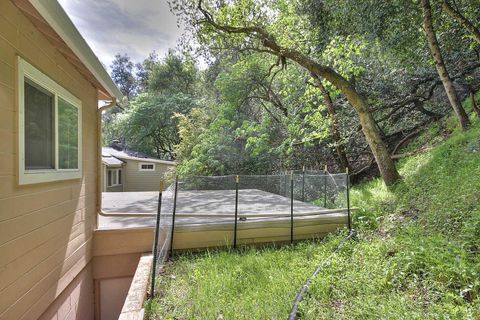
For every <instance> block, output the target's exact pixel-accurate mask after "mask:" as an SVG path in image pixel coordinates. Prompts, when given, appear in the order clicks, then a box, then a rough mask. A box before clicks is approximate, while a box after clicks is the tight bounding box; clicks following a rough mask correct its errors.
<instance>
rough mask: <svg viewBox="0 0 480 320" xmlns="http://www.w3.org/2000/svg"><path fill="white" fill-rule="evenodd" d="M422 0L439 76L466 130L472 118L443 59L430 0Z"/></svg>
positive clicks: (429, 42)
mask: <svg viewBox="0 0 480 320" xmlns="http://www.w3.org/2000/svg"><path fill="white" fill-rule="evenodd" d="M421 2H422V10H423V28H424V31H425V35H426V37H427V42H428V46H429V48H430V52H431V54H432V56H433V60H434V61H435V67H436V68H437V72H438V76H439V77H440V80H442V83H443V87H444V88H445V92H446V93H447V96H448V100H449V101H450V105H451V106H452V108H453V110H454V111H455V113H456V115H457V117H458V120H459V121H460V125H461V127H462V129H463V130H465V129H467V128H468V126H469V125H470V120H469V119H468V116H467V113H466V112H465V109H463V107H462V105H461V103H460V100H459V99H458V95H457V91H456V90H455V87H454V86H453V82H452V80H451V79H450V75H449V74H448V71H447V67H446V66H445V62H444V61H443V58H442V53H441V52H440V46H439V45H438V41H437V36H436V35H435V31H434V30H433V22H432V8H431V6H430V0H421Z"/></svg>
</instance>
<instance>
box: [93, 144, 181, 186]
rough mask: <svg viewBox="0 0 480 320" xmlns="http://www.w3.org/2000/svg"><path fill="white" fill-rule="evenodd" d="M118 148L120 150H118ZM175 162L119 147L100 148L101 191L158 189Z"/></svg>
mask: <svg viewBox="0 0 480 320" xmlns="http://www.w3.org/2000/svg"><path fill="white" fill-rule="evenodd" d="M119 149H120V150H119ZM174 167H175V162H173V161H166V160H160V159H156V158H152V157H148V156H146V155H144V154H142V153H139V152H135V151H132V150H129V149H121V148H111V147H109V148H106V147H104V148H102V179H103V181H102V186H103V187H102V191H103V192H122V191H123V192H127V191H158V188H159V185H160V180H161V179H162V178H163V177H164V176H165V173H166V172H167V171H169V170H171V169H172V168H174Z"/></svg>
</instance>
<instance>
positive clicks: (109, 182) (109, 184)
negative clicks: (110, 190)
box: [107, 170, 112, 187]
mask: <svg viewBox="0 0 480 320" xmlns="http://www.w3.org/2000/svg"><path fill="white" fill-rule="evenodd" d="M107 185H108V186H109V187H110V186H111V185H112V170H108V171H107Z"/></svg>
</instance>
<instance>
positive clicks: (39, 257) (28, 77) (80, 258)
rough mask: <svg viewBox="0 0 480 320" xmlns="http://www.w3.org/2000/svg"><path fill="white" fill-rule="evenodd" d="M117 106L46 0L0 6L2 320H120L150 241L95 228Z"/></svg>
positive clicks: (90, 57) (106, 81) (148, 235)
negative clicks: (105, 148) (106, 129)
mask: <svg viewBox="0 0 480 320" xmlns="http://www.w3.org/2000/svg"><path fill="white" fill-rule="evenodd" d="M105 19H108V13H106V15H105ZM121 99H122V94H121V93H120V91H119V90H118V89H117V87H116V86H115V84H114V83H113V81H112V80H111V78H110V77H109V75H108V73H107V72H106V71H105V70H104V68H103V67H102V65H101V63H100V62H99V61H98V59H97V58H96V56H95V55H94V54H93V52H92V50H91V49H90V48H89V46H88V45H87V43H86V42H85V40H84V39H83V38H82V36H81V35H80V34H79V32H78V31H77V29H76V28H75V26H74V25H73V23H72V22H71V21H70V19H69V18H68V16H67V15H66V13H65V12H64V10H63V9H62V8H61V6H60V5H59V4H58V3H57V2H56V1H55V0H1V1H0V150H1V151H0V319H2V320H10V319H15V320H16V319H25V320H26V319H57V320H60V319H80V320H89V319H115V318H118V315H119V314H120V311H121V310H122V305H123V301H124V299H125V296H126V292H127V291H128V290H132V288H131V287H130V285H131V283H132V277H133V276H134V274H135V270H136V268H137V265H138V263H139V261H140V257H141V256H142V253H143V252H148V251H150V250H151V239H152V231H151V229H149V230H145V231H144V236H143V237H141V236H137V235H136V234H135V232H136V231H135V230H134V231H128V232H126V233H124V234H120V235H118V234H115V233H112V232H110V231H109V230H106V231H102V230H98V228H97V225H98V223H97V220H98V215H97V213H98V212H100V208H101V191H102V179H101V177H102V175H101V174H100V172H101V166H102V165H101V144H100V141H101V140H100V132H101V130H100V128H101V120H100V119H101V112H102V109H105V108H106V107H110V106H113V105H114V103H115V101H119V100H121ZM99 105H105V107H104V108H99V107H98V106H99ZM127 167H128V166H127ZM126 171H128V169H127V168H126ZM125 178H126V180H125V181H127V180H128V174H127V175H126V176H125ZM115 237H116V238H115ZM120 239H121V240H120ZM139 241H140V242H141V241H143V245H142V244H140V245H139V244H138V242H139ZM130 243H135V245H133V246H134V247H133V248H132V247H131V246H130ZM142 259H143V258H142ZM142 261H144V260H142ZM144 265H145V266H147V267H148V261H147V262H145V261H144ZM133 282H134V283H136V284H138V282H136V281H133ZM129 288H130V289H129Z"/></svg>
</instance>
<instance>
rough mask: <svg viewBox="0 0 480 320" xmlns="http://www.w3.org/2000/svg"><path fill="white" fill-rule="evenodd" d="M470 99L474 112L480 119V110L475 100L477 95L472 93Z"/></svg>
mask: <svg viewBox="0 0 480 320" xmlns="http://www.w3.org/2000/svg"><path fill="white" fill-rule="evenodd" d="M470 99H472V108H473V111H475V113H476V114H477V117H479V118H480V109H479V108H478V104H477V101H476V100H475V93H473V91H470Z"/></svg>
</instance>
